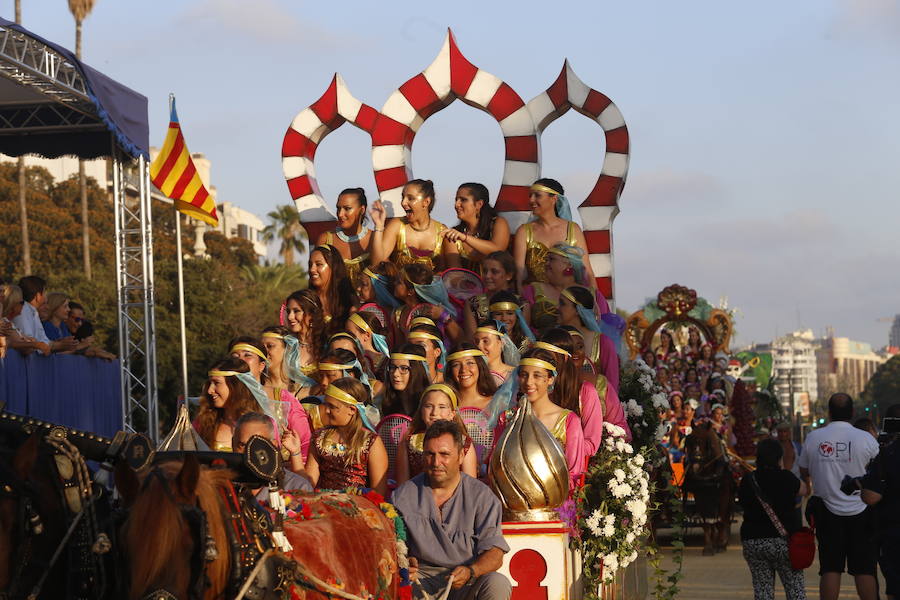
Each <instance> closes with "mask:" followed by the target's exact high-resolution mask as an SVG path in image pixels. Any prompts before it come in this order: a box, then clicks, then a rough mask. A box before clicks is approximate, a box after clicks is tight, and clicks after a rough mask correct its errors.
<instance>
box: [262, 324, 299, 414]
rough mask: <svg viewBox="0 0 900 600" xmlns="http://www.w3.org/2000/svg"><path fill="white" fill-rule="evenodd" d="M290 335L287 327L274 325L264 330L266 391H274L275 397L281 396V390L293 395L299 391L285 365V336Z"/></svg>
mask: <svg viewBox="0 0 900 600" xmlns="http://www.w3.org/2000/svg"><path fill="white" fill-rule="evenodd" d="M287 335H290V331H288V328H287V327H282V326H281V325H272V326H270V327H266V328H265V329H263V331H262V334H261V335H260V336H259V337H260V342H261V343H262V346H263V348H264V349H265V351H266V360H267V362H268V366H267V367H266V384H265V387H266V390H267V391H268V390H269V389H271V390H272V394H273V396H274V397H276V398H277V397H279V396H281V390H283V389H284V390H288V391H289V392H291V393H293V392H295V391H297V390H298V389H300V388H299V386H298V385H297V384H296V383H294V382H293V381H291V377H290V375H288V372H287V368H286V366H285V364H284V355H285V351H286V350H287V343H286V342H285V341H284V338H285V336H287Z"/></svg>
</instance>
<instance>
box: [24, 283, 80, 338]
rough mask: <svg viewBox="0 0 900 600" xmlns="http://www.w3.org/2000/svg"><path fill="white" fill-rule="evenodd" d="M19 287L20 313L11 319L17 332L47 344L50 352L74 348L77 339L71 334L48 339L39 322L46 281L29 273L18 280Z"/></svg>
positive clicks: (44, 298)
mask: <svg viewBox="0 0 900 600" xmlns="http://www.w3.org/2000/svg"><path fill="white" fill-rule="evenodd" d="M19 287H20V288H22V299H23V300H25V304H24V305H23V306H22V313H21V314H20V315H19V316H18V317H16V318H15V319H13V325H15V326H16V329H18V330H19V333H21V334H22V335H24V336H26V337H30V338H32V339H35V340H37V341H38V342H41V343H43V344H47V345H49V346H50V351H51V352H67V351H69V350H74V349H75V347H76V346H78V341H77V340H75V338H73V337H72V336H68V337H64V338H60V339H58V340H54V341H50V340H49V339H48V338H47V333H46V332H45V331H44V324H43V323H41V317H40V316H39V315H38V309H39V308H40V307H41V306H42V305H43V304H44V302H46V300H47V294H46V288H47V282H46V281H44V280H43V279H42V278H40V277H37V276H35V275H29V276H27V277H23V278H22V279H20V280H19Z"/></svg>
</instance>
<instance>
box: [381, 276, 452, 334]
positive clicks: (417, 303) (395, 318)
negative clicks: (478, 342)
mask: <svg viewBox="0 0 900 600" xmlns="http://www.w3.org/2000/svg"><path fill="white" fill-rule="evenodd" d="M386 270H387V271H390V268H388V269H386ZM393 279H394V290H393V291H394V297H395V298H397V299H398V300H400V301H401V302H402V303H403V304H402V305H401V306H398V307H397V308H395V309H394V312H393V314H392V318H391V324H392V325H393V326H394V339H395V340H402V339H404V338H405V337H406V333H407V329H408V328H409V326H410V324H411V321H412V317H414V316H415V315H414V314H413V313H414V311H415V312H416V313H417V314H418V316H422V314H421V312H422V311H423V310H424V311H425V312H426V313H427V316H429V317H430V318H431V319H432V320H433V321H434V322H435V323H437V324H439V326H440V327H443V332H442V333H443V335H444V336H445V337H447V338H449V339H451V340H456V339H459V337H460V336H461V335H462V330H461V329H460V327H459V325H458V324H457V323H456V321H455V320H454V319H455V318H456V316H457V309H456V307H455V306H453V305H452V304H451V303H450V298H449V296H448V295H447V289H446V288H445V287H444V283H443V281H441V278H440V277H435V276H434V272H433V271H431V270H429V269H428V268H426V267H424V266H422V265H418V264H414V265H407V266H405V267H403V268H401V269H399V271H398V273H397V276H396V277H393ZM422 305H426V306H424V307H423V306H422Z"/></svg>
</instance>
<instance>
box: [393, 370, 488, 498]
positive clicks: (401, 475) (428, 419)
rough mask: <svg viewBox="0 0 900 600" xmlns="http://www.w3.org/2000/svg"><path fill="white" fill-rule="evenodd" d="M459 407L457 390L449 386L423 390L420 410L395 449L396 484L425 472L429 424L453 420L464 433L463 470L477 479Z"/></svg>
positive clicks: (471, 449)
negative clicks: (425, 446)
mask: <svg viewBox="0 0 900 600" xmlns="http://www.w3.org/2000/svg"><path fill="white" fill-rule="evenodd" d="M458 405H459V399H458V396H457V393H456V390H454V389H453V388H452V387H450V386H449V385H446V384H443V383H435V384H432V385H430V386H428V387H427V388H425V391H424V392H422V399H421V401H420V402H419V409H418V410H417V411H416V414H415V416H414V417H413V420H412V423H411V424H410V426H409V429H407V430H406V433H405V434H404V436H403V439H402V440H401V441H400V447H399V448H398V449H397V464H396V465H395V467H394V473H395V474H396V479H397V485H400V484H401V483H403V482H404V481H406V480H408V479H412V478H413V477H415V476H416V475H418V474H419V473H421V472H422V471H424V470H425V453H424V438H425V430H426V429H428V426H429V425H431V424H432V423H434V422H435V421H438V420H441V419H443V420H444V421H455V422H456V424H457V425H459V428H460V430H462V431H463V435H464V437H465V444H464V446H463V452H465V456H464V457H463V464H462V471H463V473H465V474H467V475H469V476H471V477H478V457H477V456H476V452H475V448H474V447H473V444H472V439H471V438H470V437H469V436H468V434H466V433H465V431H466V425H465V423H463V420H462V419H461V418H460V416H459V412H458Z"/></svg>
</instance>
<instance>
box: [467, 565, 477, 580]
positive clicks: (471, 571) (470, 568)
mask: <svg viewBox="0 0 900 600" xmlns="http://www.w3.org/2000/svg"><path fill="white" fill-rule="evenodd" d="M466 568H467V569H468V570H469V578H468V579H467V580H466V583H468V582H470V581H472V580H473V579H475V569H473V568H472V566H471V565H466Z"/></svg>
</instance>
